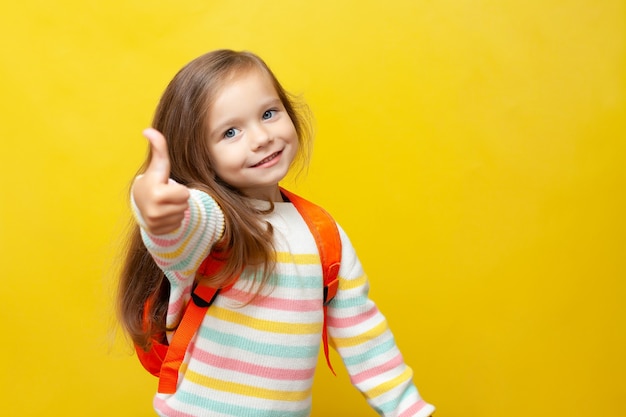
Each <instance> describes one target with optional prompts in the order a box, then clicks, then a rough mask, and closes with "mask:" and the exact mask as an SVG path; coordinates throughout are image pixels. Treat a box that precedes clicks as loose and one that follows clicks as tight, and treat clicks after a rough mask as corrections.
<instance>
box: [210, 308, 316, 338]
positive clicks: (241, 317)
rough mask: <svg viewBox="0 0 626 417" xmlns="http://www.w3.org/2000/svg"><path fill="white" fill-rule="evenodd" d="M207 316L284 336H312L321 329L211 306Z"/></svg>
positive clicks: (311, 325) (308, 324)
mask: <svg viewBox="0 0 626 417" xmlns="http://www.w3.org/2000/svg"><path fill="white" fill-rule="evenodd" d="M207 315H209V316H211V317H216V318H219V319H220V320H224V321H227V322H230V323H235V324H239V325H242V326H246V327H250V328H252V329H256V330H261V331H266V332H272V333H284V334H314V333H318V332H319V331H320V329H321V326H320V323H319V322H318V323H287V322H279V321H272V320H265V319H257V318H255V317H252V316H249V315H246V314H244V313H239V312H237V311H233V310H230V309H226V308H222V307H218V306H211V308H210V309H209V310H208V312H207Z"/></svg>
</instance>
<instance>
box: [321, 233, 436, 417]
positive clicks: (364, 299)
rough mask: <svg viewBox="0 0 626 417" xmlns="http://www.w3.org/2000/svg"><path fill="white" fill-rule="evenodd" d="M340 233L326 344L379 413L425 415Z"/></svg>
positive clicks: (427, 408)
mask: <svg viewBox="0 0 626 417" xmlns="http://www.w3.org/2000/svg"><path fill="white" fill-rule="evenodd" d="M340 233H341V240H342V263H341V269H340V271H339V279H340V281H339V290H338V292H337V295H336V297H335V298H334V299H333V301H332V302H331V303H330V305H329V308H328V331H329V335H330V339H331V343H332V344H333V346H334V347H335V349H336V350H337V352H338V353H339V354H340V356H341V358H342V360H343V362H344V364H345V366H346V369H347V370H348V373H349V375H350V380H351V382H352V384H353V385H354V386H355V387H356V388H357V389H358V390H359V391H361V393H362V394H363V395H364V396H365V398H366V399H367V401H368V403H369V404H370V406H371V407H372V408H374V410H376V411H377V412H378V413H379V414H380V415H382V416H386V417H427V416H429V415H431V414H432V412H433V411H434V410H435V408H434V407H433V406H432V405H430V404H428V403H426V402H425V401H424V400H422V398H421V397H420V394H419V392H418V390H417V388H416V387H415V385H414V384H413V371H412V370H411V368H409V367H408V366H407V365H406V364H405V362H404V359H403V357H402V354H401V353H400V351H399V350H398V347H397V346H396V343H395V340H394V337H393V334H392V333H391V330H390V329H389V326H388V325H387V321H386V319H385V317H384V316H383V315H382V314H381V312H380V311H379V310H378V308H377V307H376V305H375V304H374V302H373V301H371V300H370V299H369V297H368V292H369V283H368V281H367V276H366V275H365V273H364V272H363V269H362V267H361V263H360V261H359V259H358V257H357V256H356V253H355V251H354V248H353V247H352V244H351V243H350V241H349V239H348V237H347V236H346V234H345V233H344V232H343V230H341V229H340Z"/></svg>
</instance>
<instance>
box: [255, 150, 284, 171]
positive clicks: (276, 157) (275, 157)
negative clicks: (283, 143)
mask: <svg viewBox="0 0 626 417" xmlns="http://www.w3.org/2000/svg"><path fill="white" fill-rule="evenodd" d="M282 154H283V151H282V150H280V151H277V152H274V153H271V154H269V155H268V156H266V157H265V158H263V159H261V160H260V161H259V162H257V163H256V164H254V165H252V166H251V167H250V168H269V167H271V166H274V165H276V164H277V163H278V161H280V157H281V155H282Z"/></svg>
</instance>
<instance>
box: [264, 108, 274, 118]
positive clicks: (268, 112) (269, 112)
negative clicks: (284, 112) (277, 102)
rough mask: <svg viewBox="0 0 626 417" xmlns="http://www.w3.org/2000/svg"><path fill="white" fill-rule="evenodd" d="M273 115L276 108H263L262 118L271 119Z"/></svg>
mask: <svg viewBox="0 0 626 417" xmlns="http://www.w3.org/2000/svg"><path fill="white" fill-rule="evenodd" d="M274 115H276V110H265V113H263V120H267V119H271V118H272V117H274Z"/></svg>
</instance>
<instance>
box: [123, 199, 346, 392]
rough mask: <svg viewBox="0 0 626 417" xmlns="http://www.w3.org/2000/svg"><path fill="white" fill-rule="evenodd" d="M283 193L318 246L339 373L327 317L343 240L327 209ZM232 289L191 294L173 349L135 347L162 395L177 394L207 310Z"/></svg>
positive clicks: (208, 267)
mask: <svg viewBox="0 0 626 417" xmlns="http://www.w3.org/2000/svg"><path fill="white" fill-rule="evenodd" d="M281 192H282V194H283V195H284V196H285V197H287V199H289V201H290V202H291V203H292V204H293V205H294V207H295V208H296V209H297V210H298V212H299V213H300V215H301V216H302V218H303V219H304V221H305V222H306V224H307V226H308V227H309V230H310V231H311V234H312V235H313V237H314V238H315V243H316V244H317V249H318V252H319V255H320V261H321V263H322V272H323V276H324V304H323V309H324V327H323V330H322V343H323V345H324V355H325V356H326V363H327V364H328V367H329V368H330V370H331V371H332V372H333V374H334V373H335V371H334V370H333V367H332V365H331V363H330V357H329V349H328V330H327V317H326V316H327V308H328V304H329V303H330V302H331V301H332V299H333V298H334V297H335V295H336V293H337V288H338V287H339V278H338V273H339V266H340V262H341V239H340V237H339V231H338V229H337V224H336V223H335V221H334V220H333V218H332V217H331V216H330V214H328V213H327V212H326V211H325V210H324V209H323V208H321V207H319V206H317V205H315V204H313V203H311V202H310V201H307V200H305V199H304V198H302V197H299V196H297V195H295V194H293V193H291V192H289V191H287V190H285V189H283V188H281ZM221 264H222V262H221V261H218V260H216V258H215V257H212V256H211V254H209V256H207V258H206V259H205V260H204V261H203V262H202V264H201V265H200V267H199V268H198V275H200V276H211V274H212V273H214V272H215V271H217V270H218V269H219V268H220V267H221ZM230 287H232V284H231V285H230V286H228V287H226V288H214V287H209V286H206V285H202V284H198V285H197V286H196V287H195V289H194V290H193V292H192V294H191V300H190V301H189V303H188V304H187V307H186V309H185V313H184V314H183V318H182V320H181V322H180V324H179V325H178V328H177V329H176V331H175V332H174V335H173V336H172V340H171V342H170V344H169V345H168V344H165V343H162V342H161V340H163V338H158V339H157V338H154V339H153V340H152V345H151V348H150V350H148V351H145V350H143V349H142V348H141V347H139V346H137V345H135V350H136V352H137V357H138V358H139V361H140V362H141V364H142V365H143V367H144V368H145V369H146V370H147V371H148V372H150V373H151V374H152V375H154V376H157V377H158V378H159V388H158V392H159V393H163V394H173V393H175V392H176V385H177V383H178V370H179V368H180V365H181V364H182V362H183V358H184V356H185V352H186V351H187V347H188V346H189V342H190V341H191V339H192V337H193V336H194V334H195V333H196V331H197V330H198V328H199V327H200V324H201V323H202V320H203V319H204V316H205V315H206V311H207V309H208V308H209V307H210V306H211V304H212V303H213V301H214V300H215V298H216V297H217V295H218V294H219V292H220V291H221V290H223V291H226V290H228V289H230ZM148 302H149V301H148ZM148 302H146V304H148ZM144 307H145V308H144V312H146V311H148V308H147V307H148V306H147V305H146V306H144Z"/></svg>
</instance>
